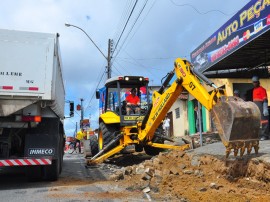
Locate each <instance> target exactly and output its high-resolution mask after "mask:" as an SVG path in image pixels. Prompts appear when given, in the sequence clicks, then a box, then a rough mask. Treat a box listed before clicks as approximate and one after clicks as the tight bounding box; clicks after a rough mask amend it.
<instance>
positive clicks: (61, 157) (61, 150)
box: [59, 139, 65, 174]
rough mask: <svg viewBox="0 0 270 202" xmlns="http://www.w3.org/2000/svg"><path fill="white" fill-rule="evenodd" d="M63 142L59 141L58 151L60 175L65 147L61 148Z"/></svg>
mask: <svg viewBox="0 0 270 202" xmlns="http://www.w3.org/2000/svg"><path fill="white" fill-rule="evenodd" d="M63 141H64V139H62V141H60V151H59V155H60V169H59V174H61V173H62V170H63V163H64V153H65V152H64V149H65V147H64V146H63Z"/></svg>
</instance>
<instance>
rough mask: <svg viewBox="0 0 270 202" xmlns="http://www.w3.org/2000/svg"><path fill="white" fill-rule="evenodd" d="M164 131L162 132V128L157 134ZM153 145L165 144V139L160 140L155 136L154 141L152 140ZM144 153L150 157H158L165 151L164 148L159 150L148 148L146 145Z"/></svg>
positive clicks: (158, 129)
mask: <svg viewBox="0 0 270 202" xmlns="http://www.w3.org/2000/svg"><path fill="white" fill-rule="evenodd" d="M161 131H162V130H160V127H159V128H157V130H156V132H157V133H160V132H161ZM152 142H153V143H159V144H164V139H162V138H159V137H157V136H154V138H153V140H152ZM144 151H145V153H146V154H147V155H150V156H156V155H158V154H159V153H160V152H163V151H164V149H162V148H157V147H151V146H148V145H145V146H144Z"/></svg>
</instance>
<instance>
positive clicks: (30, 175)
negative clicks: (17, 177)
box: [26, 166, 42, 182]
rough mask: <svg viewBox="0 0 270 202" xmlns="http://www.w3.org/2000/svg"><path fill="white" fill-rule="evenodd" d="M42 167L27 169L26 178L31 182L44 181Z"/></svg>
mask: <svg viewBox="0 0 270 202" xmlns="http://www.w3.org/2000/svg"><path fill="white" fill-rule="evenodd" d="M41 174H42V166H29V167H26V177H27V180H28V181H29V182H37V181H40V180H41V179H42V177H41Z"/></svg>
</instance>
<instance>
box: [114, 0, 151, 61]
mask: <svg viewBox="0 0 270 202" xmlns="http://www.w3.org/2000/svg"><path fill="white" fill-rule="evenodd" d="M147 2H148V0H146V1H145V3H144V5H143V7H142V9H141V10H140V12H139V14H138V16H137V18H136V19H135V21H134V23H133V25H132V27H131V28H130V30H129V32H128V34H127V35H126V37H125V39H124V41H123V43H122V45H121V47H120V49H119V50H118V52H117V53H116V56H115V57H117V55H118V54H119V52H120V50H121V49H122V47H123V45H124V44H125V42H126V40H127V38H128V37H129V35H130V33H131V31H132V30H133V28H134V26H135V24H136V23H137V21H138V19H139V17H140V16H141V14H142V12H143V10H144V8H145V6H146V4H147ZM115 49H116V48H115Z"/></svg>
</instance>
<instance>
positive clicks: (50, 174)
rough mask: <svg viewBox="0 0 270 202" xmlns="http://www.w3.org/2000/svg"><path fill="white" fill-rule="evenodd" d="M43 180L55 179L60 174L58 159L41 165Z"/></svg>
mask: <svg viewBox="0 0 270 202" xmlns="http://www.w3.org/2000/svg"><path fill="white" fill-rule="evenodd" d="M43 172H44V180H48V181H56V180H58V178H59V175H60V159H54V160H52V164H51V165H48V166H44V167H43Z"/></svg>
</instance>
